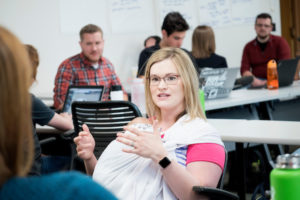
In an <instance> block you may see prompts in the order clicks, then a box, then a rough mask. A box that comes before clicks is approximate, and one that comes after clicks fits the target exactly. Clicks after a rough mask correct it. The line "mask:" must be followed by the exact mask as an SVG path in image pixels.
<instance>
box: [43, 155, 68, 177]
mask: <svg viewBox="0 0 300 200" xmlns="http://www.w3.org/2000/svg"><path fill="white" fill-rule="evenodd" d="M70 160H71V159H70V157H67V156H42V174H49V173H52V172H57V171H65V170H69V168H70Z"/></svg>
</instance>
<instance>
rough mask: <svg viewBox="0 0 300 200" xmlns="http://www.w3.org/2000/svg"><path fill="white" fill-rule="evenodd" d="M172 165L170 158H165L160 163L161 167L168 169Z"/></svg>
mask: <svg viewBox="0 0 300 200" xmlns="http://www.w3.org/2000/svg"><path fill="white" fill-rule="evenodd" d="M170 164H171V161H170V159H169V158H168V157H164V158H163V159H161V161H159V165H160V166H161V167H162V168H166V167H167V166H168V165H170Z"/></svg>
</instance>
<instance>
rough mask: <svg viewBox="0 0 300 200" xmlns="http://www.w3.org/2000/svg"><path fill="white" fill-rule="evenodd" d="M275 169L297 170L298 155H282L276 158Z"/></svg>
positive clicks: (298, 164) (299, 157) (298, 165)
mask: <svg viewBox="0 0 300 200" xmlns="http://www.w3.org/2000/svg"><path fill="white" fill-rule="evenodd" d="M276 162H277V163H276V168H281V169H297V168H300V154H293V155H291V154H284V155H279V156H277V159H276Z"/></svg>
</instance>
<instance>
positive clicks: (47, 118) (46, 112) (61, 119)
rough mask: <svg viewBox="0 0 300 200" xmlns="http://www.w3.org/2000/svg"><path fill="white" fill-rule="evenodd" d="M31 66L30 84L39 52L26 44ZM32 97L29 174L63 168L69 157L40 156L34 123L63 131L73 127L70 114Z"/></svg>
mask: <svg viewBox="0 0 300 200" xmlns="http://www.w3.org/2000/svg"><path fill="white" fill-rule="evenodd" d="M25 48H26V50H27V52H28V55H29V59H30V61H31V68H32V84H33V83H34V82H35V81H36V75H37V68H38V66H39V62H40V61H39V54H38V51H37V50H36V48H35V47H33V46H32V45H29V44H26V45H25ZM31 98H32V123H33V129H34V130H33V131H34V146H35V159H34V160H35V162H34V164H33V166H32V169H31V170H30V172H29V174H30V175H40V174H41V173H50V172H53V171H58V170H59V169H64V168H65V166H67V165H68V164H69V163H70V160H69V158H67V157H63V156H43V157H41V147H40V144H39V140H38V138H37V134H36V130H35V129H36V124H39V125H41V126H44V125H48V126H51V127H54V128H57V129H60V130H63V131H67V130H71V129H73V121H72V116H71V115H69V114H68V113H60V114H57V113H55V112H54V111H53V110H51V109H50V108H49V107H48V106H46V105H45V104H44V103H43V102H42V101H41V100H40V99H39V98H37V97H36V96H35V95H33V94H31Z"/></svg>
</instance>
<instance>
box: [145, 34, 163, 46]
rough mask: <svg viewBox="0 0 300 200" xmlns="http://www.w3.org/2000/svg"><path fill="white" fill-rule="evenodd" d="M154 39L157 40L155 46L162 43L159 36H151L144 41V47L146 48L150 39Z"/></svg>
mask: <svg viewBox="0 0 300 200" xmlns="http://www.w3.org/2000/svg"><path fill="white" fill-rule="evenodd" d="M151 38H153V39H154V40H155V45H158V44H159V43H160V40H161V38H160V37H159V36H157V35H151V36H149V37H147V38H146V39H145V41H144V46H146V43H147V41H148V40H149V39H151Z"/></svg>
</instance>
